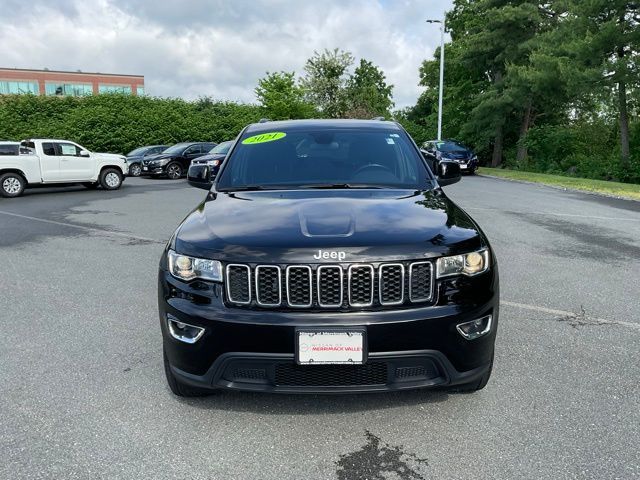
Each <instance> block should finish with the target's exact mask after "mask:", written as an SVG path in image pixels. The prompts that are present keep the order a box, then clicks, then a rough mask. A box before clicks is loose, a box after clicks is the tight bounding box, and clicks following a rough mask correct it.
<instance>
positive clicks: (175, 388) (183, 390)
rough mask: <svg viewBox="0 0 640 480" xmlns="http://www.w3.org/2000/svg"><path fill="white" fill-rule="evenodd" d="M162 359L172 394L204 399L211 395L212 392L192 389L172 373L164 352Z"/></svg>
mask: <svg viewBox="0 0 640 480" xmlns="http://www.w3.org/2000/svg"><path fill="white" fill-rule="evenodd" d="M162 357H163V359H164V374H165V375H166V377H167V383H168V384H169V388H170V389H171V392H172V393H173V394H174V395H176V396H178V397H204V396H207V395H211V392H210V391H208V390H204V389H202V388H196V387H191V386H189V385H185V384H184V383H182V382H181V381H180V380H178V379H177V378H176V376H175V375H174V374H173V372H172V371H171V365H169V359H167V353H166V352H165V351H164V349H163V350H162Z"/></svg>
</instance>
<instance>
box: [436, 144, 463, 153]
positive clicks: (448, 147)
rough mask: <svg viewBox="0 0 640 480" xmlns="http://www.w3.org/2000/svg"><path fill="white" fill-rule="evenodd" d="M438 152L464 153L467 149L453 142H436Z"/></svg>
mask: <svg viewBox="0 0 640 480" xmlns="http://www.w3.org/2000/svg"><path fill="white" fill-rule="evenodd" d="M436 146H437V148H438V150H440V151H441V152H466V151H467V149H466V148H465V147H464V146H462V145H460V144H458V143H455V142H438V143H437V144H436Z"/></svg>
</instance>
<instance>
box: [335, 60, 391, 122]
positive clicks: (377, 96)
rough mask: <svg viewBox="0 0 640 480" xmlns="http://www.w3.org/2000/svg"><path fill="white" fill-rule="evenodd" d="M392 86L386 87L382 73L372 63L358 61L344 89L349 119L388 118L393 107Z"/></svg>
mask: <svg viewBox="0 0 640 480" xmlns="http://www.w3.org/2000/svg"><path fill="white" fill-rule="evenodd" d="M392 91H393V85H387V82H386V78H385V75H384V72H383V71H382V70H381V69H380V68H379V67H377V66H376V65H374V64H373V63H372V62H370V61H368V60H365V59H364V58H362V59H360V65H358V67H357V68H356V69H355V71H354V73H353V75H351V77H349V80H348V82H347V87H346V101H347V111H346V114H345V116H346V117H350V118H373V117H376V116H384V117H388V116H389V115H390V113H389V111H390V109H391V107H393V100H392Z"/></svg>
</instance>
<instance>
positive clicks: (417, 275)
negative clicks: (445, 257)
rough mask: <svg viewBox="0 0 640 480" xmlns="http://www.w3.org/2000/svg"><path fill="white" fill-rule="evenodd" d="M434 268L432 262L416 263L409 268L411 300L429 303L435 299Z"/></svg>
mask: <svg viewBox="0 0 640 480" xmlns="http://www.w3.org/2000/svg"><path fill="white" fill-rule="evenodd" d="M433 273H434V268H433V265H432V264H431V262H414V263H412V264H411V265H410V266H409V300H410V301H411V302H414V303H415V302H427V301H429V300H431V298H432V297H433V287H434V285H433V283H434V278H433Z"/></svg>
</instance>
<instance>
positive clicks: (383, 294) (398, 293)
mask: <svg viewBox="0 0 640 480" xmlns="http://www.w3.org/2000/svg"><path fill="white" fill-rule="evenodd" d="M385 272H387V274H386V275H385ZM378 298H379V300H380V305H400V304H401V303H403V302H404V265H403V264H401V263H386V264H384V265H380V267H379V268H378Z"/></svg>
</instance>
